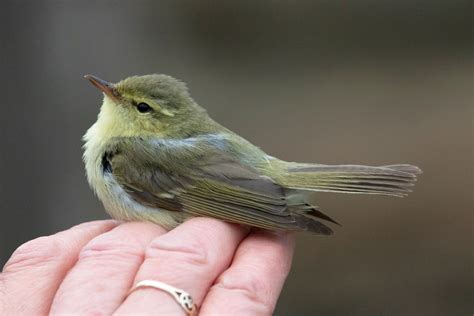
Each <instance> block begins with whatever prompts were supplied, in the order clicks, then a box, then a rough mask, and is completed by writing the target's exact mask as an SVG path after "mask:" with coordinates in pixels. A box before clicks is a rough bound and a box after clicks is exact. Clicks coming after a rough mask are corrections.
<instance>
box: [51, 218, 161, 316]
mask: <svg viewBox="0 0 474 316" xmlns="http://www.w3.org/2000/svg"><path fill="white" fill-rule="evenodd" d="M165 232H166V231H165V230H164V229H163V228H161V227H160V226H157V225H154V224H151V223H124V224H122V225H120V226H117V227H115V228H114V229H113V230H111V231H109V232H107V233H105V234H102V235H100V236H97V237H96V238H94V239H92V240H91V241H90V242H89V243H88V244H87V245H86V246H85V247H84V248H82V250H81V252H80V253H79V260H78V261H77V263H76V265H75V266H74V267H73V268H72V269H71V271H69V273H68V275H67V276H66V278H65V279H64V280H63V282H62V284H61V286H60V287H59V290H58V292H57V293H56V296H55V298H54V301H53V305H52V306H51V312H50V313H51V314H56V315H72V314H87V315H110V314H112V313H113V311H114V310H116V309H117V307H118V306H119V305H120V304H121V303H122V301H123V299H124V298H125V296H126V294H127V292H128V290H129V289H130V287H131V286H132V282H133V279H134V278H135V274H136V273H137V270H138V268H139V267H140V265H141V263H142V262H143V258H144V254H145V249H146V247H147V245H148V244H149V243H150V242H151V241H152V240H153V239H154V238H155V237H157V236H159V235H162V234H164V233H165ZM84 298H87V299H84Z"/></svg>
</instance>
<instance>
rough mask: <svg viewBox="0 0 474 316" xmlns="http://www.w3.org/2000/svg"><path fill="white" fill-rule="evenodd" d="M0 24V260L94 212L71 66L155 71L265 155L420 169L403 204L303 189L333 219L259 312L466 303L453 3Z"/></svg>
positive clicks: (264, 8)
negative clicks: (272, 303) (331, 229)
mask: <svg viewBox="0 0 474 316" xmlns="http://www.w3.org/2000/svg"><path fill="white" fill-rule="evenodd" d="M0 34H1V37H0V45H1V47H0V67H1V68H0V92H1V102H0V104H1V105H0V107H1V110H2V111H1V114H0V123H1V128H0V131H1V134H0V135H1V140H0V141H1V146H2V147H1V148H2V149H1V151H0V168H1V170H0V172H1V182H0V199H1V204H0V205H1V214H2V220H1V223H0V234H1V236H0V237H1V239H0V242H1V244H0V264H3V263H4V262H5V261H6V259H7V258H8V257H9V255H10V254H11V252H12V251H13V250H14V249H15V248H16V247H18V246H19V245H20V244H21V243H23V242H25V241H27V240H29V239H32V238H34V237H37V236H40V235H46V234H52V233H54V232H56V231H58V230H62V229H66V228H68V227H70V226H72V225H75V224H78V223H80V222H84V221H88V220H93V219H99V218H106V215H105V213H104V212H103V209H102V206H101V205H100V203H99V202H98V200H97V199H96V198H95V197H94V196H93V194H92V192H91V190H90V189H89V188H88V185H87V183H86V180H85V177H84V171H83V164H82V161H81V155H82V150H81V146H82V142H81V136H82V135H83V134H84V132H85V131H86V129H87V128H88V127H89V126H90V125H91V124H92V123H93V122H94V121H95V119H96V115H97V113H98V110H99V104H100V102H101V99H102V97H101V95H100V94H99V93H98V91H97V90H96V89H94V88H93V87H92V86H91V85H90V84H89V83H88V82H86V81H85V80H83V79H82V76H83V75H84V74H86V73H92V74H95V75H98V76H100V77H103V78H104V79H107V80H110V81H118V80H120V79H122V78H124V77H126V76H129V75H133V74H147V73H155V72H156V73H166V74H170V75H173V76H176V77H178V78H180V79H182V80H184V81H186V82H187V83H188V85H189V87H190V89H191V93H192V95H193V96H194V98H195V99H196V100H197V101H198V102H199V103H200V104H201V105H203V106H204V107H206V108H207V109H208V111H209V113H210V114H211V116H212V117H214V118H215V119H216V120H217V121H219V122H221V123H222V124H224V125H225V126H227V127H229V128H231V129H232V130H234V131H236V132H238V133H239V134H240V135H242V136H244V137H246V138H247V139H249V140H250V141H252V142H254V143H255V144H257V145H259V146H260V147H262V148H263V149H264V150H265V151H267V152H268V153H270V154H272V155H275V156H278V157H280V158H283V159H286V160H293V161H313V162H320V163H327V164H341V163H358V164H372V165H383V164H393V163H403V162H406V163H412V164H416V165H418V166H420V167H421V168H422V169H423V170H424V172H425V173H424V174H423V175H422V176H421V178H420V180H419V182H418V184H417V187H416V190H415V192H414V193H413V194H411V195H410V196H409V197H408V198H405V199H398V198H390V197H374V196H354V195H336V194H328V193H326V194H322V193H321V194H318V195H316V196H315V203H316V204H317V205H319V206H321V208H322V209H323V210H324V211H326V212H327V213H328V214H329V215H331V216H332V217H334V218H336V219H337V220H339V221H340V222H342V223H343V224H344V226H343V227H342V228H336V231H337V232H336V234H335V235H334V236H333V237H329V238H328V237H320V236H311V235H300V236H299V237H298V243H297V250H296V256H295V260H294V265H293V270H292V272H291V274H290V276H289V278H288V281H287V283H286V286H285V288H284V290H283V293H282V296H281V299H280V301H279V304H278V306H277V309H276V312H275V314H277V315H315V314H318V315H468V314H469V315H470V314H471V313H472V295H471V294H472V278H471V277H472V274H471V268H472V258H471V251H472V234H471V224H472V222H471V216H470V215H471V212H472V209H473V205H472V189H473V188H472V185H473V183H472V182H473V173H472V171H473V170H472V165H473V161H472V160H473V155H472V154H473V152H472V143H473V134H472V132H473V130H472V100H471V84H472V82H471V71H472V68H471V65H472V58H471V6H470V2H468V1H428V0H426V1H408V0H406V1H357V0H346V1H293V2H290V1H233V2H228V1H220V2H219V1H96V2H92V1H87V2H86V1H82V2H79V1H59V0H58V1H34V0H31V1H6V2H5V1H2V3H1V9H0Z"/></svg>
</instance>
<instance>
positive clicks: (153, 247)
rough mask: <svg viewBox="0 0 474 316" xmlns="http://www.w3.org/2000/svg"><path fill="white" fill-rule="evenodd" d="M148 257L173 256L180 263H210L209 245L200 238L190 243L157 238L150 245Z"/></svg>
mask: <svg viewBox="0 0 474 316" xmlns="http://www.w3.org/2000/svg"><path fill="white" fill-rule="evenodd" d="M146 257H147V258H151V259H169V258H173V259H175V260H177V261H178V262H179V263H185V264H189V265H191V266H207V265H209V256H208V250H207V247H206V246H205V245H203V243H202V242H200V241H198V240H195V241H193V242H188V243H176V242H168V241H163V240H160V239H156V240H154V241H153V242H152V243H151V244H150V245H149V246H148V248H147V250H146Z"/></svg>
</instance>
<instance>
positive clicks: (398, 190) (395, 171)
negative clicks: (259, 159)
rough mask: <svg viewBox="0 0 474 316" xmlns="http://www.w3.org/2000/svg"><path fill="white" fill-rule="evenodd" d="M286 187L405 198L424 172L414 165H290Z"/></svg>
mask: <svg viewBox="0 0 474 316" xmlns="http://www.w3.org/2000/svg"><path fill="white" fill-rule="evenodd" d="M287 171H288V173H287V176H286V177H285V179H284V183H282V184H283V185H284V186H286V187H287V188H290V189H297V190H306V191H321V192H338V193H356V194H357V193H359V194H380V195H393V196H400V197H401V196H405V195H407V194H408V193H409V192H411V188H412V187H413V185H414V182H415V181H416V176H417V175H418V174H420V173H421V170H420V169H419V168H418V167H416V166H412V165H389V166H380V167H370V166H358V165H320V164H306V163H288V165H287Z"/></svg>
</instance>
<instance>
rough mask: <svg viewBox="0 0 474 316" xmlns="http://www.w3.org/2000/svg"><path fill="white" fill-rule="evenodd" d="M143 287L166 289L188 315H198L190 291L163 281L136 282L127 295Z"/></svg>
mask: <svg viewBox="0 0 474 316" xmlns="http://www.w3.org/2000/svg"><path fill="white" fill-rule="evenodd" d="M143 287H152V288H155V289H158V290H162V291H165V292H166V293H168V294H170V295H171V296H172V297H174V299H175V300H176V302H178V304H179V305H181V307H182V308H183V309H184V311H185V312H186V314H187V315H188V316H195V315H197V311H198V308H197V306H196V304H194V303H193V298H192V297H191V295H189V293H188V292H185V291H183V290H180V289H178V288H175V287H173V286H171V285H168V284H166V283H163V282H159V281H154V280H143V281H140V282H138V283H137V284H135V286H134V287H132V288H131V289H130V291H129V292H128V294H127V296H128V295H130V293H132V292H133V291H135V290H137V289H139V288H143Z"/></svg>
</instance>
